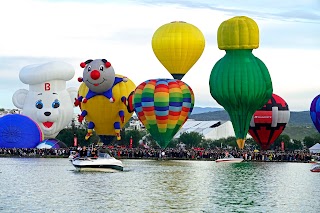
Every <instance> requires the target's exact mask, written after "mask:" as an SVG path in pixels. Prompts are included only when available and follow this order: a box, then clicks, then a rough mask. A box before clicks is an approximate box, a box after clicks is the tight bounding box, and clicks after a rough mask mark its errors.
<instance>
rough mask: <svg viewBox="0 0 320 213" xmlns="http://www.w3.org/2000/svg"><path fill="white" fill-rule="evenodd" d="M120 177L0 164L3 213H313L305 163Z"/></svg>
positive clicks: (148, 170)
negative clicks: (22, 212)
mask: <svg viewBox="0 0 320 213" xmlns="http://www.w3.org/2000/svg"><path fill="white" fill-rule="evenodd" d="M123 163H124V166H125V171H124V172H118V173H100V172H75V170H74V168H73V166H72V165H71V164H70V163H69V162H68V160H67V159H23V158H16V159H10V158H0V180H1V181H0V188H1V190H0V200H1V202H0V211H4V212H15V211H16V212H21V209H23V210H24V212H317V211H315V210H317V208H318V202H315V200H316V199H315V198H317V197H319V196H320V189H319V188H318V187H315V186H316V185H317V184H318V183H319V181H320V175H319V174H318V173H312V172H310V171H309V170H310V168H311V165H310V164H303V163H254V162H249V163H247V162H243V163H236V164H224V163H215V162H213V161H156V160H123Z"/></svg>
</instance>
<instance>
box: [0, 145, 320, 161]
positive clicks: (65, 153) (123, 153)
mask: <svg viewBox="0 0 320 213" xmlns="http://www.w3.org/2000/svg"><path fill="white" fill-rule="evenodd" d="M102 149H104V151H105V149H107V150H108V151H109V152H110V153H111V154H112V155H113V156H114V157H116V158H118V159H169V160H170V159H176V160H180V159H181V160H212V161H213V160H216V159H219V158H223V157H225V155H226V153H229V154H231V155H232V156H234V157H242V158H243V159H244V160H245V161H288V162H310V161H313V160H320V155H319V154H313V153H310V152H309V151H308V150H296V151H280V150H279V151H274V150H268V151H257V150H231V149H222V148H215V149H201V148H192V149H181V148H167V149H153V148H149V149H145V148H126V147H106V146H102V147H80V146H79V147H70V148H61V149H36V148H34V149H16V148H13V149H8V148H0V157H69V155H70V152H71V151H73V152H77V153H78V154H79V157H97V156H98V153H99V152H101V151H102Z"/></svg>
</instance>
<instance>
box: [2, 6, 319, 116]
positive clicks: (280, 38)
mask: <svg viewBox="0 0 320 213" xmlns="http://www.w3.org/2000/svg"><path fill="white" fill-rule="evenodd" d="M213 2H214V3H213ZM1 8H2V10H1V13H0V23H1V35H0V62H1V63H0V74H1V78H0V96H1V99H0V108H15V107H14V105H13V103H12V100H11V98H12V95H13V93H14V92H15V91H16V90H18V89H21V88H25V89H28V85H25V84H23V83H22V82H20V80H19V71H20V70H21V68H22V67H24V66H26V65H30V64H35V63H44V62H49V61H57V60H58V61H64V62H68V63H70V64H72V65H73V66H74V68H75V70H76V75H75V77H74V78H73V79H72V80H71V81H69V82H68V83H67V85H68V87H71V86H74V87H78V86H79V85H80V84H79V83H78V82H77V78H78V77H79V76H81V75H82V68H80V66H79V64H80V62H82V61H85V60H87V59H97V58H106V59H107V60H108V61H110V62H111V63H112V65H113V67H114V69H115V72H116V73H119V74H122V75H125V76H128V77H129V78H130V79H132V81H133V82H134V83H135V84H136V85H138V84H140V83H141V82H143V81H145V80H147V79H151V78H172V77H171V75H170V74H169V73H168V72H167V70H166V69H165V68H164V67H163V66H162V65H161V63H160V62H159V61H158V60H157V58H156V57H155V55H154V53H153V51H152V46H151V39H152V35H153V33H154V32H155V31H156V30H157V29H158V28H159V27H160V26H161V25H163V24H166V23H169V22H171V21H186V22H188V23H191V24H193V25H195V26H197V27H198V28H199V29H200V30H201V31H202V32H203V34H204V36H205V39H206V46H205V50H204V52H203V54H202V56H201V57H200V59H199V60H198V62H197V63H196V64H195V65H194V66H193V67H192V68H191V69H190V71H189V72H188V73H187V74H186V75H185V77H184V78H183V79H182V80H183V81H184V82H186V83H187V84H189V85H190V86H191V88H192V89H193V91H194V93H195V98H196V101H195V105H196V106H200V107H221V106H220V105H218V104H217V103H216V102H215V100H214V99H213V98H212V97H211V95H210V92H209V76H210V73H211V70H212V67H213V66H214V64H215V63H216V62H217V61H218V60H219V59H220V58H221V57H223V56H224V54H225V52H224V51H222V50H219V49H218V47H217V39H216V33H217V29H218V27H219V25H220V24H221V22H223V21H224V20H226V19H229V18H232V17H234V16H241V15H245V16H248V17H250V18H253V19H254V20H255V21H256V22H257V24H258V26H259V29H260V47H259V48H258V49H255V50H253V54H254V55H255V56H257V57H258V58H260V59H261V60H262V61H263V62H264V63H265V64H266V66H267V67H268V69H269V72H270V75H271V78H272V82H273V90H274V93H275V94H277V95H279V96H281V97H282V98H283V99H285V100H286V101H287V103H288V105H289V108H290V110H292V111H303V110H309V108H310V103H311V101H312V99H313V98H314V97H315V96H316V95H318V94H319V93H320V82H319V78H318V75H319V73H320V39H319V38H320V1H319V0H317V1H316V0H314V1H312V0H303V1H301V0H281V1H280V0H259V1H249V0H248V1H245V0H241V1H240V0H238V1H237V0H220V1H211V0H208V1H205V0H197V1H194V0H183V1H179V0H167V1H157V0H145V1H142V0H132V1H120V0H114V1H111V0H110V1H107V0H104V1H103V0H87V1H85V0H70V1H62V0H55V1H53V0H52V1H50V0H48V1H44V0H41V1H40V0H10V1H3V2H1Z"/></svg>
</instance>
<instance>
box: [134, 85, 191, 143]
mask: <svg viewBox="0 0 320 213" xmlns="http://www.w3.org/2000/svg"><path fill="white" fill-rule="evenodd" d="M133 105H134V110H135V112H136V114H137V116H138V118H139V119H140V121H141V122H142V123H143V125H144V126H145V128H146V129H147V130H148V131H149V133H150V134H151V136H152V137H153V138H154V139H155V140H156V141H157V143H158V144H159V146H160V147H161V148H165V147H167V145H168V144H169V142H170V140H171V139H172V138H173V136H174V135H175V134H176V133H177V132H178V130H179V129H180V128H181V127H182V125H183V124H184V123H185V122H186V120H187V119H188V117H189V115H190V114H191V112H192V109H193V106H194V94H193V91H192V89H191V88H190V87H189V86H188V85H187V84H186V83H184V82H183V81H180V80H176V79H150V80H147V81H145V82H143V83H141V84H140V85H139V86H137V88H136V89H135V92H134V97H133Z"/></svg>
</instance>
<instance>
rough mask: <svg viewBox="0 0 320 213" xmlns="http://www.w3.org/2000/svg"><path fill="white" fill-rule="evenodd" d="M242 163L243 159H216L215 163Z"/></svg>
mask: <svg viewBox="0 0 320 213" xmlns="http://www.w3.org/2000/svg"><path fill="white" fill-rule="evenodd" d="M242 161H243V158H231V159H228V158H221V159H217V160H216V163H222V162H223V163H240V162H242Z"/></svg>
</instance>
